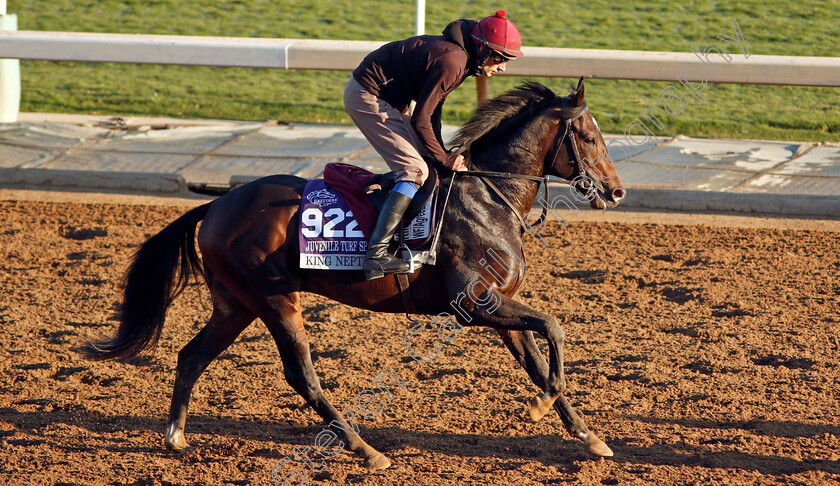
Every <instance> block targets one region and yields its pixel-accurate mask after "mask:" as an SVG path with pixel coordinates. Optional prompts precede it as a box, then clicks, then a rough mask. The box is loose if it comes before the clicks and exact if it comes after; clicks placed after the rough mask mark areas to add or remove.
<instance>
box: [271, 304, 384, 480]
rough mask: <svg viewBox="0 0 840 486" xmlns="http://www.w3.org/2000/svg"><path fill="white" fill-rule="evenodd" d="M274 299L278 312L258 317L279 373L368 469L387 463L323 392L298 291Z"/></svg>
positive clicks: (382, 467) (381, 467) (381, 466)
mask: <svg viewBox="0 0 840 486" xmlns="http://www.w3.org/2000/svg"><path fill="white" fill-rule="evenodd" d="M277 300H280V301H282V302H280V303H279V305H276V306H275V307H276V309H277V310H279V314H275V313H273V312H272V313H270V314H271V315H267V316H263V315H261V316H260V317H261V318H262V319H263V321H264V322H265V324H266V325H267V326H268V329H269V331H270V332H271V334H272V336H273V337H274V341H275V343H276V344H277V349H278V350H279V352H280V357H281V359H282V360H283V374H284V376H285V378H286V381H287V382H288V383H289V385H291V386H292V388H294V389H295V391H297V392H298V393H299V394H300V395H301V396H302V397H303V398H304V399H305V400H306V402H307V403H308V404H309V405H311V406H312V408H313V409H315V411H316V412H317V413H318V415H320V416H321V418H323V419H324V421H325V422H326V423H327V424H328V426H329V427H330V429H331V430H332V431H333V432H334V433H335V434H336V435H337V436H338V438H339V440H341V441H342V442H343V444H346V447H347V448H348V449H349V450H351V451H353V452H355V453H356V454H359V455H360V456H362V458H364V460H365V466H366V467H368V468H370V469H385V468H387V467H389V466H390V465H391V461H390V460H389V459H388V458H387V457H385V456H384V455H383V454H382V453H380V452H379V451H377V450H376V449H374V448H373V447H371V446H370V445H368V444H367V443H366V442H365V441H364V440H363V439H362V438H361V436H360V435H359V434H358V433H356V430H357V429H358V426H356V427H352V426H351V425H350V424H348V423H347V421H346V420H345V419H344V417H343V416H342V415H341V413H340V412H339V411H338V410H337V409H336V408H335V407H334V406H333V405H332V403H330V401H329V400H328V399H327V397H326V395H324V391H323V390H322V389H321V382H320V380H319V379H318V376H317V374H316V373H315V367H314V366H313V365H312V356H311V354H310V351H309V342H308V340H307V338H306V332H305V330H304V328H303V318H302V316H301V312H300V304H299V302H300V296H299V294H297V293H294V294H291V295H289V296H287V297H282V298H277ZM351 419H352V417H351ZM354 423H355V422H354Z"/></svg>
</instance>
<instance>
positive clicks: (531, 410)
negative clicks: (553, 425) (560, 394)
mask: <svg viewBox="0 0 840 486" xmlns="http://www.w3.org/2000/svg"><path fill="white" fill-rule="evenodd" d="M530 405H531V406H530V407H528V414H529V415H530V416H531V420H532V421H534V422H539V421H540V420H541V419H542V418H543V417H545V414H547V413H548V411H549V410H551V405H552V403H551V402H549V401H548V400H543V398H542V397H541V396H539V395H537V396H535V397H534V398H532V399H531V404H530Z"/></svg>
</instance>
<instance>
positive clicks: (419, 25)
mask: <svg viewBox="0 0 840 486" xmlns="http://www.w3.org/2000/svg"><path fill="white" fill-rule="evenodd" d="M4 1H6V0H0V2H4ZM414 4H415V6H416V12H414V35H423V34H425V33H426V0H415V1H414Z"/></svg>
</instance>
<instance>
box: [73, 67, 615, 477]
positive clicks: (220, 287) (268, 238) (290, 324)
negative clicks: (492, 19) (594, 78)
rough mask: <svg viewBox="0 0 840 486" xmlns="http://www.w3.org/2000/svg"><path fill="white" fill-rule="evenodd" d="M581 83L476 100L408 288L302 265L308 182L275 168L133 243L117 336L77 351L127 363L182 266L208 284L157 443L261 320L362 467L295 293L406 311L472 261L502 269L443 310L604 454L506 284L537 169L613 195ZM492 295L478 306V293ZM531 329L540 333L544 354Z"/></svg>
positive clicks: (610, 168)
mask: <svg viewBox="0 0 840 486" xmlns="http://www.w3.org/2000/svg"><path fill="white" fill-rule="evenodd" d="M584 88H585V86H584V81H583V78H582V77H581V78H580V80H579V82H578V85H577V87H576V88H575V87H573V86H572V87H571V93H570V94H569V95H568V96H557V95H555V94H554V92H553V91H552V90H551V89H549V88H548V87H545V86H543V85H541V84H539V83H535V82H528V83H525V84H523V85H521V86H519V87H517V88H515V89H513V90H511V91H508V92H506V93H504V94H502V95H500V96H498V97H496V98H493V99H490V100H487V101H485V102H484V103H483V104H482V105H480V106H479V107H478V108H477V109H476V111H475V112H474V114H473V116H472V117H471V118H470V119H469V120H468V121H467V122H466V123H465V124H464V125H463V126H462V127H461V128H460V129H459V131H458V132H457V134H456V136H455V138H454V139H453V144H454V146H456V147H458V148H457V149H456V150H458V151H459V152H460V153H462V154H463V155H464V156H465V159H466V160H467V163H468V164H469V167H471V168H473V170H471V171H467V172H457V173H451V172H447V173H446V174H441V177H440V179H441V182H440V187H441V188H444V187H448V189H447V194H448V196H447V197H446V198H443V197H439V198H438V203H437V205H438V210H439V211H442V210H443V209H444V206H446V208H445V213H443V215H442V218H445V223H446V224H443V225H440V230H439V234H438V239H439V240H438V244H439V252H438V253H437V258H436V263H435V264H434V265H423V266H421V267H420V268H419V269H418V270H416V271H415V272H414V273H413V274H410V275H407V283H408V288H407V289H403V288H401V285H400V281H399V279H396V278H395V279H392V278H381V279H378V280H371V281H366V280H365V279H364V276H363V273H362V271H325V270H310V269H301V268H300V263H299V259H298V258H299V257H298V255H299V248H298V246H299V243H298V238H297V234H298V229H299V223H300V215H299V206H300V201H301V193H302V191H303V188H304V185H305V184H306V182H307V181H306V180H305V179H302V178H299V177H295V176H291V175H273V176H268V177H264V178H261V179H258V180H256V181H253V182H250V183H248V184H245V185H242V186H238V187H236V188H234V189H232V190H231V191H229V192H228V193H226V194H225V195H223V196H220V197H218V198H217V199H215V200H213V201H211V202H209V203H206V204H204V205H201V206H198V207H196V208H194V209H192V210H190V211H188V212H186V213H185V214H183V215H182V216H180V217H179V218H177V219H176V220H175V221H173V222H171V223H170V224H169V225H168V226H166V227H165V228H164V229H163V230H161V231H160V232H159V233H157V234H156V235H154V236H152V237H150V238H149V239H148V240H147V241H146V242H145V243H143V244H142V245H141V246H140V248H139V249H138V250H137V252H136V254H135V255H134V258H133V261H132V263H131V264H130V265H129V267H128V269H127V271H126V274H125V277H124V282H123V285H124V295H123V305H122V306H121V310H120V322H119V326H118V328H117V330H116V332H115V334H114V335H113V336H111V337H107V336H106V337H102V338H99V339H98V340H94V341H88V342H86V343H85V344H84V345H83V346H82V347H81V348H80V351H81V352H82V354H83V355H84V356H86V357H87V358H89V359H92V360H106V359H119V360H125V359H128V358H131V357H133V356H135V355H138V354H139V353H141V352H144V351H149V350H152V349H153V348H154V347H155V345H156V344H157V341H158V339H159V337H160V335H161V331H162V329H163V325H164V320H165V317H166V311H167V308H168V307H169V305H170V304H171V303H172V302H173V300H174V299H175V298H176V297H177V296H178V295H179V294H180V293H181V292H182V291H183V290H184V288H185V287H186V286H187V284H188V282H189V281H190V279H192V278H193V277H198V276H199V275H201V276H203V278H204V280H205V282H206V285H207V287H208V288H209V290H210V295H211V299H212V314H211V316H210V318H209V320H208V322H207V324H206V325H205V326H204V327H203V328H202V329H201V331H200V332H199V333H198V334H197V335H196V336H195V337H193V339H192V340H191V341H190V342H189V343H188V344H186V345H185V346H184V347H183V349H181V351H180V352H179V353H178V360H177V366H176V375H175V384H174V389H173V393H172V401H171V407H170V412H169V421H168V425H167V427H166V432H165V438H164V443H165V445H166V447H167V448H168V449H170V450H175V451H177V450H181V449H185V448H187V447H189V444H188V442H187V440H186V438H185V435H184V429H185V425H186V420H187V409H188V404H189V399H190V393H191V391H192V388H193V385H194V384H195V383H196V381H197V380H198V378H199V377H200V376H201V374H202V373H203V371H204V370H205V369H206V368H207V366H208V365H209V364H210V362H212V361H213V360H214V359H215V358H216V357H217V356H219V354H220V353H222V352H223V351H224V350H225V349H226V348H228V346H230V345H231V344H232V343H233V342H234V340H235V339H236V338H237V336H239V334H240V333H241V332H242V331H243V330H244V329H245V328H246V327H248V326H249V325H250V324H251V323H252V322H253V321H254V320H255V319H256V318H259V319H260V320H262V322H263V323H264V324H265V325H266V327H267V328H268V330H269V332H270V334H271V336H272V338H273V339H274V342H275V344H276V346H277V349H278V351H279V354H280V358H281V360H282V363H283V374H284V377H285V379H286V381H287V382H288V384H289V385H291V387H292V388H293V389H294V390H295V391H296V392H297V393H298V394H300V395H301V396H302V397H303V398H304V399H305V400H306V402H307V403H308V404H309V405H311V406H312V407H313V409H314V410H315V411H316V412H317V413H318V414H319V415H320V416H321V417H322V418H323V419H324V421H325V422H326V423H327V424H328V426H329V429H330V430H332V431H333V432H334V433H335V434H336V435H337V436H338V437H339V438H340V439H341V440H342V441H343V444H346V446H345V447H347V448H348V449H349V450H351V451H353V452H355V453H356V454H358V455H360V456H361V457H362V458H363V462H364V464H365V466H367V467H368V468H371V469H382V468H387V467H388V466H390V464H391V462H390V460H389V459H388V458H387V457H386V456H385V455H383V454H382V453H380V452H379V451H377V450H376V449H374V448H373V447H371V446H370V445H368V444H367V443H366V442H365V441H364V440H363V439H362V438H361V436H360V435H359V434H352V433H348V431H350V430H352V429H351V428H350V426H349V425H348V423H347V421H346V420H345V418H344V417H343V416H342V414H341V413H340V412H339V411H338V410H337V409H336V407H334V406H333V404H332V403H331V402H330V401H329V400H328V399H327V397H326V396H325V395H324V392H323V391H322V389H321V386H320V382H319V379H318V377H317V375H316V371H315V368H314V367H313V364H312V358H311V356H310V349H309V341H308V337H307V334H306V330H305V329H304V325H303V318H302V315H301V300H300V297H301V292H312V293H316V294H320V295H323V296H326V297H328V298H330V299H333V300H336V301H338V302H341V303H344V304H347V305H350V306H353V307H357V308H362V309H367V310H370V311H374V312H389V313H409V309H408V307H409V305H408V304H407V303H406V301H405V300H404V299H405V298H408V299H410V301H411V302H413V306H411V307H413V309H411V311H410V312H411V313H414V314H421V315H444V314H446V313H447V311H449V310H451V307H450V306H451V302H452V301H453V299H459V297H458V294H463V291H464V289H465V288H467V287H468V286H470V285H471V284H474V283H475V281H476V278H477V277H480V273H481V270H482V269H484V270H486V271H490V272H493V274H494V275H499V276H501V275H505V277H504V278H499V279H495V280H488V279H485V280H483V282H484V285H483V287H482V288H481V289H476V288H475V287H474V286H473V287H472V288H471V294H470V295H473V296H474V298H473V299H464V298H463V296H462V297H461V298H460V299H459V300H458V303H459V306H460V311H459V312H458V313H457V315H454V318H455V319H456V321H457V325H460V326H489V327H492V328H494V329H495V330H496V331H497V332H498V333H499V335H500V336H501V338H502V340H503V342H504V344H505V345H506V347H507V348H508V350H509V351H510V352H511V353H512V354H513V355H514V357H515V358H516V359H517V361H518V362H519V363H520V364H521V365H522V366H523V368H524V369H525V371H526V372H527V374H528V376H529V377H530V379H531V380H532V381H533V383H534V384H535V385H536V386H537V387H538V388H539V389H540V390H541V393H540V394H538V395H537V396H536V397H535V398H534V399H532V400H531V402H530V415H531V419H532V420H535V421H536V420H539V419H540V418H542V417H543V416H544V415H545V414H546V413H548V412H549V411H550V409H551V408H552V407H553V408H554V409H555V410H557V412H558V413H559V415H560V417H561V420H562V422H563V424H564V426H565V428H566V430H567V431H568V432H569V433H570V434H571V435H572V436H573V437H575V438H577V439H579V440H581V441H582V442H583V443H584V446H585V449H586V451H587V452H588V453H589V454H591V455H594V456H600V457H610V456H612V454H613V453H612V451H611V450H610V448H609V447H608V446H607V445H606V443H604V441H602V440H601V439H600V438H599V437H598V436H597V435H596V434H594V433H593V432H591V431H590V430H589V429H588V428H587V426H586V424H585V423H584V421H583V420H582V419H581V418H580V417H579V416H578V414H577V413H576V412H575V410H574V409H573V408H572V406H571V405H570V404H569V402H568V400H567V399H566V398H565V396H564V395H563V393H564V390H565V387H566V381H565V377H564V372H563V341H564V338H565V336H564V332H563V330H562V328H561V326H560V324H559V321H558V320H557V319H556V318H555V317H553V316H551V315H548V314H546V313H543V312H540V311H538V310H536V309H533V308H531V307H530V306H528V305H525V304H524V303H522V302H521V301H519V300H518V298H517V295H516V294H517V291H518V288H519V287H520V285H521V284H522V282H523V279H524V276H525V267H524V266H521V265H519V266H517V265H516V264H515V261H514V260H518V259H522V261H524V258H525V254H524V249H523V244H524V238H525V235H526V233H527V231H526V229H527V227H526V223H525V219H527V215H528V213H529V212H530V211H531V210H532V206H533V205H534V202H535V200H536V197H537V194H538V190H539V187H540V182H541V181H542V182H547V180H548V177H560V178H562V179H566V180H571V181H575V184H576V188H577V190H578V191H580V193H581V194H585V195H586V197H588V198H589V199H590V205H591V206H592V207H593V208H597V209H605V208H607V207H613V206H616V205H617V204H618V203H619V202H620V201H621V199H622V198H623V197H624V196H625V194H626V192H625V190H624V188H623V187H622V185H621V181H620V179H619V178H618V174H617V173H616V170H615V167H614V164H613V163H612V160H611V159H610V156H609V154H608V153H607V150H606V145H605V143H604V139H603V137H602V136H601V132H600V129H599V128H598V125H597V123H596V122H595V119H594V118H593V116H592V114H591V113H590V112H589V110H588V108H587V106H586V101H585V99H584ZM442 171H443V170H442ZM442 193H443V191H441V194H442ZM546 194H547V193H546ZM576 194H577V193H576ZM581 200H583V199H581ZM543 202H544V203H545V201H543ZM544 216H545V214H543V215H542V217H543V221H542V222H543V223H545V219H544ZM199 222H201V225H200V229H199V230H198V231H197V227H198V226H199V225H198V224H199ZM196 240H197V242H198V249H199V250H200V255H201V256H200V257H199V254H198V251H197V250H196ZM491 242H499V243H500V244H503V245H505V246H506V247H507V248H508V250H506V251H504V252H498V253H497V255H496V256H497V258H495V259H482V254H483V253H484V252H483V250H487V249H489V248H491V247H492V245H491ZM488 260H492V261H489V262H488ZM511 269H513V270H511ZM479 290H480V292H479ZM403 291H405V294H404V293H403ZM491 294H492V296H493V300H494V304H493V306H492V307H491V306H488V305H487V302H486V301H489V300H490V296H491ZM535 332H536V333H538V334H540V335H542V336H543V337H544V338H545V339H546V340H547V342H548V354H549V359H548V362H547V363H546V359H545V356H544V355H543V353H542V351H541V350H540V349H539V347H538V345H537V343H536V341H535V338H534V333H535Z"/></svg>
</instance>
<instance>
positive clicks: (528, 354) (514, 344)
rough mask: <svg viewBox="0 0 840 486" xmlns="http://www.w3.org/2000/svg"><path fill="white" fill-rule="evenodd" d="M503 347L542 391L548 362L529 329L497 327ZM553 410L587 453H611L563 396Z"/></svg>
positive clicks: (598, 454)
mask: <svg viewBox="0 0 840 486" xmlns="http://www.w3.org/2000/svg"><path fill="white" fill-rule="evenodd" d="M497 332H498V333H499V335H500V336H501V337H502V341H504V343H505V346H507V348H508V349H509V350H510V352H511V354H513V357H514V358H516V360H517V361H518V362H519V364H521V365H522V367H523V368H525V371H526V372H527V373H528V376H529V377H530V378H531V381H533V382H534V384H535V385H537V387H538V388H539V389H541V390H545V387H546V382H547V381H548V363H546V362H545V357H543V354H542V352H541V351H540V349H539V347H538V346H537V342H536V341H535V340H534V334H533V333H532V332H530V331H509V330H504V329H497ZM554 409H555V410H557V413H558V414H559V415H560V419H561V420H562V421H563V425H564V426H565V427H566V430H567V431H568V432H569V433H570V434H572V435H573V436H575V437H576V438H578V439H580V440H582V441H583V442H584V443H585V444H586V450H587V452H588V453H590V454H592V455H594V456H598V457H612V455H613V452H612V450H610V448H609V446H607V444H605V443H604V441H602V440H601V438H600V437H598V436H597V435H595V434H594V433H592V432H591V431H590V430H589V428H588V427H587V426H586V424H585V423H584V422H583V419H581V418H580V417H579V416H578V414H577V412H575V410H574V408H572V405H571V404H570V403H569V401H568V400H567V399H566V397H565V396H564V395H560V396H559V397H558V398H557V401H555V402H554Z"/></svg>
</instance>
